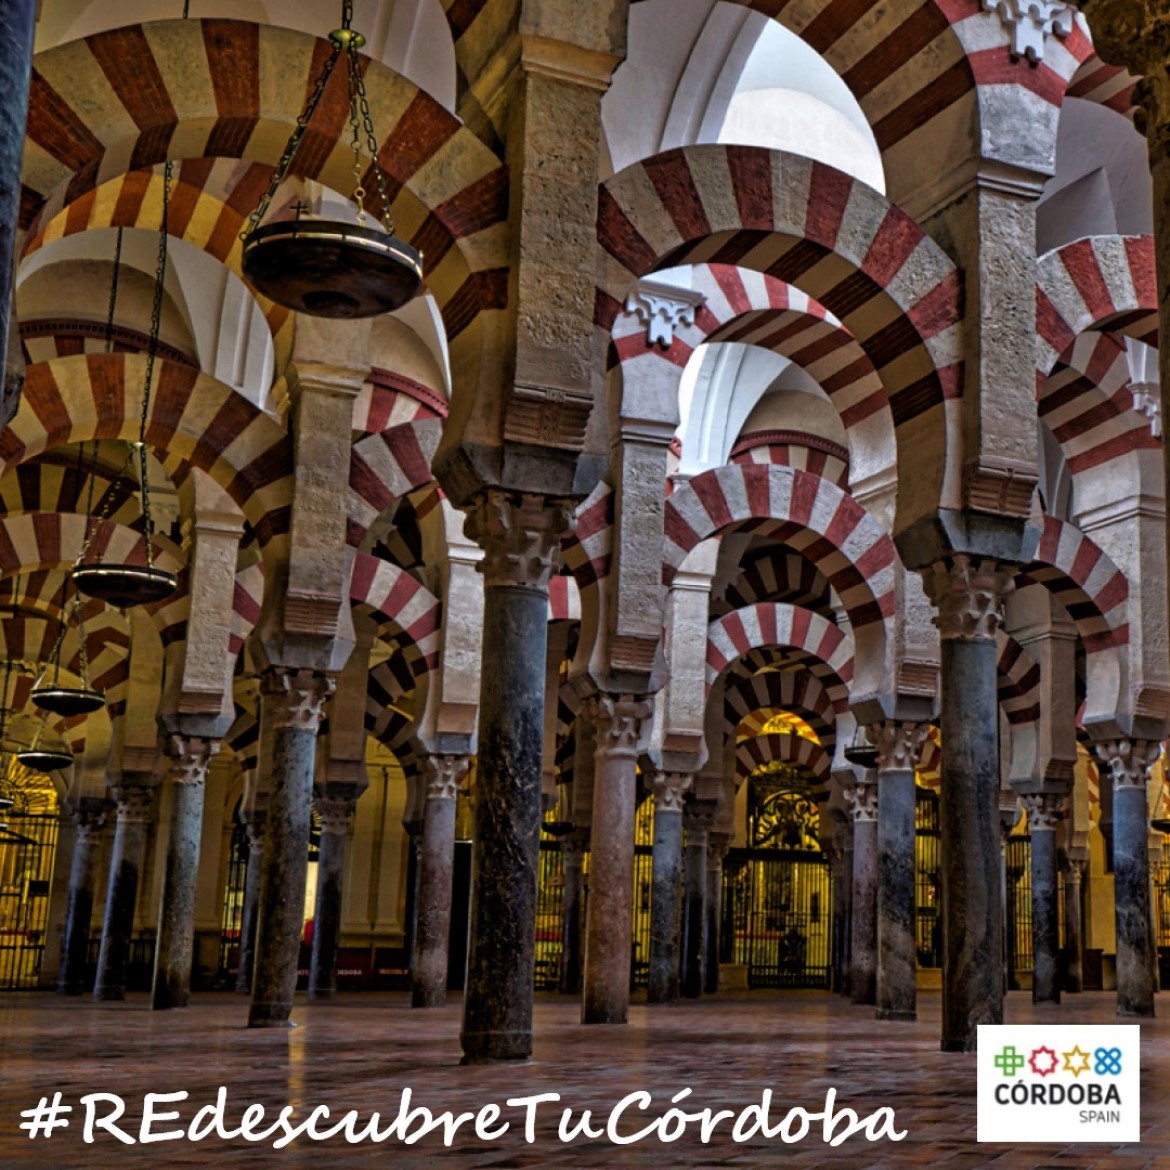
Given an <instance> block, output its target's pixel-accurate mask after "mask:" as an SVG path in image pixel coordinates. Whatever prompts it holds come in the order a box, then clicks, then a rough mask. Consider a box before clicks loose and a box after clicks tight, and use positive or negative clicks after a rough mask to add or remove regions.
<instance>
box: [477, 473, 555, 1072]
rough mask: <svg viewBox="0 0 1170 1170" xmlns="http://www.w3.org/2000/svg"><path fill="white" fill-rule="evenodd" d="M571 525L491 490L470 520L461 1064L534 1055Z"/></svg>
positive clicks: (544, 504)
mask: <svg viewBox="0 0 1170 1170" xmlns="http://www.w3.org/2000/svg"><path fill="white" fill-rule="evenodd" d="M568 526H569V516H568V513H567V512H566V509H565V508H564V507H563V506H561V505H558V504H551V503H549V502H548V501H546V500H545V499H544V497H542V496H535V495H524V496H517V495H510V494H509V493H507V492H504V491H501V490H498V489H495V488H492V489H489V490H488V491H486V492H485V493H483V495H482V496H480V497H479V499H478V500H477V502H476V504H475V507H474V509H473V510H472V511H471V512H470V513H469V515H468V518H467V522H466V531H467V534H468V536H470V537H471V538H472V539H473V540H475V541H476V542H477V543H478V544H480V545H481V546H482V547H483V549H484V554H485V555H484V558H483V560H482V561H480V564H479V568H480V572H482V573H483V575H484V625H483V655H482V658H483V661H484V663H485V664H488V668H487V669H485V670H484V672H483V679H482V684H481V689H480V708H479V757H478V761H477V770H476V794H475V849H474V852H473V855H472V856H473V863H472V864H473V867H474V872H473V877H472V902H471V938H470V943H469V947H468V957H467V990H466V993H465V995H464V997H463V1030H462V1032H461V1034H460V1043H461V1044H462V1046H463V1053H464V1058H465V1059H466V1060H467V1061H469V1062H472V1061H484V1060H516V1059H521V1060H522V1059H525V1058H527V1056H528V1055H529V1053H530V1052H531V1051H532V1000H533V993H534V984H535V979H536V885H537V866H538V862H539V836H540V778H541V747H542V743H541V740H542V731H543V725H544V671H545V651H546V639H547V636H548V579H549V575H550V574H551V572H552V554H553V550H554V549H555V548H556V547H557V544H558V542H559V540H560V537H561V534H562V533H563V532H565V531H566V530H567V528H568Z"/></svg>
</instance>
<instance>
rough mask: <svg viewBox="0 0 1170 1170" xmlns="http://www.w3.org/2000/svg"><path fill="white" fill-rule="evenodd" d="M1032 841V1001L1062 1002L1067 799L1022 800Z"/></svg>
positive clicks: (1036, 796)
mask: <svg viewBox="0 0 1170 1170" xmlns="http://www.w3.org/2000/svg"><path fill="white" fill-rule="evenodd" d="M1022 799H1023V802H1024V809H1025V810H1026V811H1027V814H1028V832H1029V835H1030V836H1031V840H1032V850H1031V852H1032V875H1031V876H1032V1002H1033V1003H1060V877H1059V872H1058V869H1057V858H1056V826H1057V824H1058V823H1059V822H1060V818H1061V811H1062V809H1063V806H1064V797H1063V796H1061V795H1058V794H1056V793H1051V792H1037V793H1029V794H1027V795H1025V796H1024V797H1022Z"/></svg>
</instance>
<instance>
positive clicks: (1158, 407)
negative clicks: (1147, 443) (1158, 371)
mask: <svg viewBox="0 0 1170 1170" xmlns="http://www.w3.org/2000/svg"><path fill="white" fill-rule="evenodd" d="M1129 389H1130V393H1131V394H1132V395H1133V408H1134V410H1135V411H1136V412H1137V413H1138V414H1140V415H1144V416H1145V418H1146V421H1147V422H1148V423H1149V424H1150V434H1151V435H1153V436H1154V438H1155V439H1160V438H1161V437H1162V391H1161V388H1160V387H1159V386H1158V385H1157V383H1151V382H1131V383H1130V386H1129Z"/></svg>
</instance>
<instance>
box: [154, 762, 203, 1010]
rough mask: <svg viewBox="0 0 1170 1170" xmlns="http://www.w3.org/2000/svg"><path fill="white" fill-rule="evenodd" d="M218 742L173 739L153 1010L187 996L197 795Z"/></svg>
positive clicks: (199, 815)
mask: <svg viewBox="0 0 1170 1170" xmlns="http://www.w3.org/2000/svg"><path fill="white" fill-rule="evenodd" d="M217 747H218V744H215V743H213V742H210V741H208V740H195V739H190V740H185V739H176V740H174V741H173V746H172V751H173V752H174V757H175V758H174V760H173V762H172V768H171V776H170V796H171V827H170V835H169V837H168V839H167V859H166V871H165V874H164V878H163V892H162V900H161V901H160V903H159V915H158V943H157V945H156V947H155V952H154V988H153V991H152V994H151V1007H153V1008H154V1009H155V1010H156V1011H163V1010H166V1009H168V1008H182V1007H186V1006H187V1004H188V1003H189V1002H190V1000H191V968H192V965H193V962H194V952H195V896H196V892H197V888H198V884H199V845H200V842H201V840H202V837H203V796H204V787H205V785H204V781H205V778H206V775H207V765H208V764H209V763H210V761H211V756H212V755H213V754H214V752H215V750H216V749H217Z"/></svg>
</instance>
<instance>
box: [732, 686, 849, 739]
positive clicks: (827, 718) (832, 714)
mask: <svg viewBox="0 0 1170 1170" xmlns="http://www.w3.org/2000/svg"><path fill="white" fill-rule="evenodd" d="M723 711H724V716H725V718H726V721H727V722H728V724H730V725H731V726H732V727H736V726H738V725H740V724H742V723H743V721H744V720H747V719H749V718H751V717H752V716H754V715H756V714H757V713H758V712H768V713H769V717H770V716H771V715H772V714H777V713H779V712H782V711H790V712H792V713H793V714H796V715H799V716H800V717H801V718H802V719H803V720H804V721H805V722H806V723H807V724H808V725H809V726H810V727H811V728H812V729H813V731H815V732H816V733H817V735H818V737H819V738H820V740H821V743H823V744H824V745H825V746H826V747H831V746H832V744H833V742H834V741H835V738H836V722H837V712H836V710H835V704H834V702H833V699H832V698H831V697H830V695H829V692H828V690H827V689H826V688H825V685H824V683H822V681H821V680H820V679H819V678H817V676H816V675H815V674H813V673H812V672H811V671H788V670H765V671H763V672H761V673H759V674H752V675H747V676H740V675H738V674H737V673H736V672H729V674H728V677H727V681H726V684H725V686H724V689H723Z"/></svg>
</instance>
